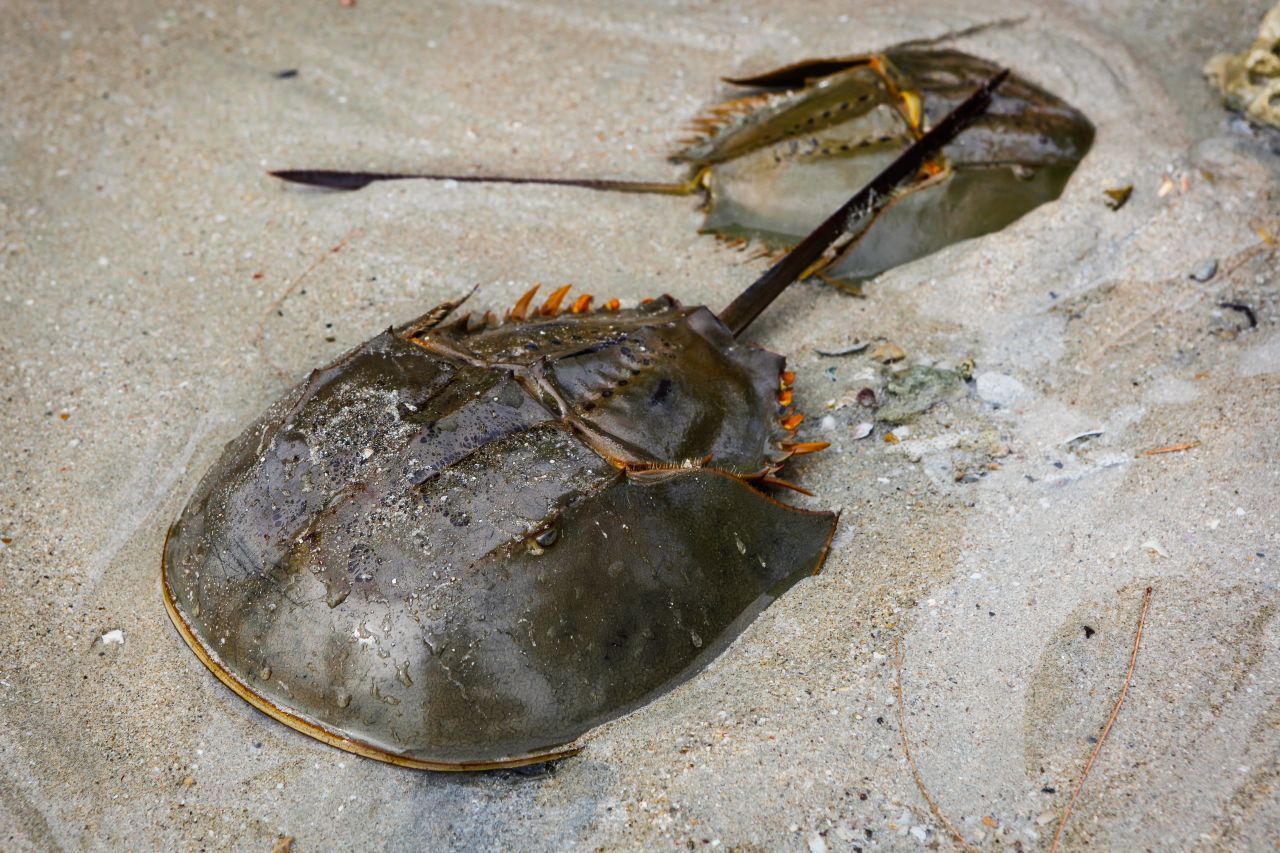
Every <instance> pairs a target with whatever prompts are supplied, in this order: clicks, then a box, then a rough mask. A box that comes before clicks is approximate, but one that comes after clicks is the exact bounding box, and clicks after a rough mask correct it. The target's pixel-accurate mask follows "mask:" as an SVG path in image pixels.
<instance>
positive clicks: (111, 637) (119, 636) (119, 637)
mask: <svg viewBox="0 0 1280 853" xmlns="http://www.w3.org/2000/svg"><path fill="white" fill-rule="evenodd" d="M98 639H99V640H100V641H102V645H104V646H123V645H124V631H121V630H120V629H119V628H116V629H114V630H111V631H108V632H107V633H105V634H103V635H102V636H101V637H99V638H98Z"/></svg>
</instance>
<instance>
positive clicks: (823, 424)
mask: <svg viewBox="0 0 1280 853" xmlns="http://www.w3.org/2000/svg"><path fill="white" fill-rule="evenodd" d="M818 428H819V429H821V430H822V431H823V432H833V431H834V430H835V428H836V419H835V418H833V417H831V415H824V416H823V417H822V420H820V421H818Z"/></svg>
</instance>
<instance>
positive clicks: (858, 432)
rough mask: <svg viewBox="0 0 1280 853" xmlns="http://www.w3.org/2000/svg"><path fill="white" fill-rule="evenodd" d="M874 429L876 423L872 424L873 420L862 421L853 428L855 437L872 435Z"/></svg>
mask: <svg viewBox="0 0 1280 853" xmlns="http://www.w3.org/2000/svg"><path fill="white" fill-rule="evenodd" d="M873 429H875V425H874V424H872V423H871V421H863V422H862V423H860V424H858V425H857V426H856V427H854V428H853V437H854V438H855V439H857V438H866V437H867V436H869V435H871V431H872V430H873Z"/></svg>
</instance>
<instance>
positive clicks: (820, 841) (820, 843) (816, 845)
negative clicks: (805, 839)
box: [809, 832, 827, 853]
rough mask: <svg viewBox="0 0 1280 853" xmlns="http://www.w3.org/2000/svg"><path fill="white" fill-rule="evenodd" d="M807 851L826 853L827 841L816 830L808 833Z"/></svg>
mask: <svg viewBox="0 0 1280 853" xmlns="http://www.w3.org/2000/svg"><path fill="white" fill-rule="evenodd" d="M809 853H827V842H826V839H824V838H823V837H822V836H821V835H819V834H818V833H816V832H811V833H809Z"/></svg>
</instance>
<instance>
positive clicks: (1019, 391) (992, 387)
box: [977, 371, 1027, 408]
mask: <svg viewBox="0 0 1280 853" xmlns="http://www.w3.org/2000/svg"><path fill="white" fill-rule="evenodd" d="M977 386H978V396H979V397H980V398H982V401H983V402H984V403H990V404H991V405H992V406H996V407H998V408H1005V407H1007V406H1011V405H1013V403H1014V402H1015V401H1016V400H1017V399H1018V398H1019V397H1021V396H1022V395H1023V394H1025V393H1026V391H1027V387H1026V386H1025V385H1023V384H1022V383H1021V382H1019V381H1018V380H1016V379H1014V378H1013V377H1012V376H1009V375H1008V374H1004V373H995V372H992V371H987V372H986V373H979V374H978V379H977Z"/></svg>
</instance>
